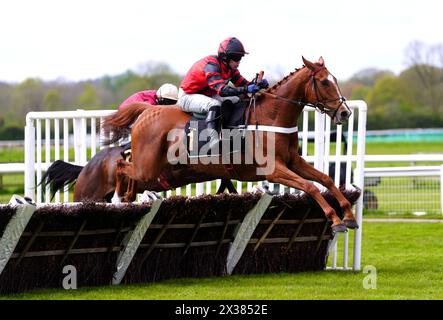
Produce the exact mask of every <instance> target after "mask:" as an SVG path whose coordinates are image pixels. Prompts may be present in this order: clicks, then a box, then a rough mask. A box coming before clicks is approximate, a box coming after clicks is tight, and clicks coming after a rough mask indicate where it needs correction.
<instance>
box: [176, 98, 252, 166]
mask: <svg viewBox="0 0 443 320" xmlns="http://www.w3.org/2000/svg"><path fill="white" fill-rule="evenodd" d="M247 107H248V101H240V102H238V103H236V104H233V103H232V102H231V101H229V100H227V101H224V102H223V104H222V106H221V111H220V113H221V115H220V119H219V121H218V125H219V130H218V131H219V133H220V135H221V139H220V143H219V147H218V150H209V149H208V150H206V149H205V146H206V144H207V143H208V142H209V137H207V135H205V132H204V130H205V129H206V128H207V124H206V120H205V119H206V115H205V114H201V113H193V114H192V117H191V119H190V120H189V121H188V122H187V123H186V125H185V135H186V139H183V141H184V143H185V144H186V145H185V146H186V150H187V152H188V156H189V157H190V158H194V157H197V158H201V157H211V156H212V157H213V156H221V155H226V154H233V153H237V152H243V151H244V146H245V143H244V137H243V135H242V131H241V130H242V129H244V128H245V123H246V119H245V118H244V115H245V109H246V108H247ZM223 129H229V130H223ZM235 129H237V130H235ZM205 138H206V139H205ZM239 141H240V143H238V142H239ZM228 146H229V147H228Z"/></svg>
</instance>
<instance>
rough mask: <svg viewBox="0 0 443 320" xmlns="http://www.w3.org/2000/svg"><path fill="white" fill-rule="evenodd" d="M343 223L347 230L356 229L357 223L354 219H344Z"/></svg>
mask: <svg viewBox="0 0 443 320" xmlns="http://www.w3.org/2000/svg"><path fill="white" fill-rule="evenodd" d="M343 223H344V224H345V225H346V227H348V228H349V229H358V224H357V221H355V220H354V219H344V220H343Z"/></svg>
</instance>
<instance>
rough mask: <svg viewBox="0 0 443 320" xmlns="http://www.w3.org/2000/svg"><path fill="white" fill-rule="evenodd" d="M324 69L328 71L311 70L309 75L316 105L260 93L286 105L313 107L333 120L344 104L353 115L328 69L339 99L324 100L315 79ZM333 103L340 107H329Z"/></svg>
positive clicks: (321, 68) (320, 68)
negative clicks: (337, 103)
mask: <svg viewBox="0 0 443 320" xmlns="http://www.w3.org/2000/svg"><path fill="white" fill-rule="evenodd" d="M323 69H326V68H325V67H324V66H323V67H319V68H317V69H316V70H311V73H310V75H309V77H310V81H312V89H313V90H314V93H315V97H316V99H317V102H316V103H311V102H305V101H301V100H293V99H288V98H285V97H281V96H278V95H276V94H273V93H270V92H266V91H264V92H260V93H262V94H265V95H268V96H271V97H272V98H274V99H277V100H280V101H283V102H286V103H290V104H294V105H298V106H302V107H311V108H314V109H318V110H319V111H320V112H321V113H326V114H327V115H329V116H330V117H331V118H332V119H333V118H335V116H336V115H337V112H338V109H340V106H341V105H342V104H344V105H345V107H346V109H348V111H349V114H351V113H352V111H351V109H350V108H349V107H348V105H347V104H346V98H345V97H344V96H343V95H342V94H341V92H340V88H339V86H338V83H337V79H336V78H335V77H334V76H333V75H332V74H331V73H330V72H329V71H328V70H327V69H326V71H327V72H328V74H329V75H331V76H332V78H333V79H334V83H335V85H336V86H337V90H338V93H339V97H338V98H336V99H324V98H323V97H322V95H321V93H320V90H319V87H318V84H317V81H318V80H317V79H316V78H315V75H316V74H317V73H318V72H319V71H321V70H323ZM332 102H339V105H338V106H337V107H336V108H331V107H329V106H328V104H329V103H332Z"/></svg>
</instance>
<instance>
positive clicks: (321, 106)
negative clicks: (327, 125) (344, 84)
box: [310, 67, 352, 119]
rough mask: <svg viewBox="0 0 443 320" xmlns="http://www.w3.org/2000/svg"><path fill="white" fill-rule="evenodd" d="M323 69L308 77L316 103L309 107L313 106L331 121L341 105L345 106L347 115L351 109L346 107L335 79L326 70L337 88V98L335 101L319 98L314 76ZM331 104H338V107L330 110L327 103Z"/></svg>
mask: <svg viewBox="0 0 443 320" xmlns="http://www.w3.org/2000/svg"><path fill="white" fill-rule="evenodd" d="M323 69H325V67H321V68H318V69H317V70H315V71H311V74H310V77H311V81H312V88H313V90H314V92H315V97H316V98H317V102H316V103H315V104H311V105H313V107H314V108H316V109H318V110H319V111H320V112H321V113H326V114H327V115H329V116H330V117H331V118H332V119H334V118H335V116H336V115H337V112H338V109H340V107H341V105H342V104H344V105H345V107H346V109H348V111H349V114H351V113H352V111H351V109H349V107H348V105H347V104H346V98H345V97H344V96H343V95H342V94H341V92H340V88H339V86H338V83H337V79H336V78H335V77H334V76H333V75H332V74H331V73H330V72H329V71H328V70H326V71H327V72H328V74H329V75H330V76H332V78H333V79H334V83H335V85H336V86H337V90H338V93H339V97H338V98H337V99H323V97H322V96H321V94H320V90H319V88H318V84H317V79H315V75H316V74H317V73H318V72H319V71H321V70H323ZM331 102H339V105H338V106H337V107H336V108H331V107H329V106H328V103H331Z"/></svg>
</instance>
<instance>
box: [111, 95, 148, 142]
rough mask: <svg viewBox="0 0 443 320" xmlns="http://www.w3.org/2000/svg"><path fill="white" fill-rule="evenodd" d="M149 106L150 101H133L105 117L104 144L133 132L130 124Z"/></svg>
mask: <svg viewBox="0 0 443 320" xmlns="http://www.w3.org/2000/svg"><path fill="white" fill-rule="evenodd" d="M149 107H151V105H150V104H148V103H143V102H137V103H132V104H130V105H128V106H127V107H125V108H123V109H119V110H118V111H117V112H114V113H113V114H111V115H109V116H107V117H105V119H104V121H103V132H104V134H105V137H106V138H104V140H103V141H102V144H103V145H105V146H108V145H110V144H112V143H116V142H117V141H118V140H120V139H122V138H127V137H128V136H129V134H130V132H131V129H130V128H129V125H130V124H132V123H133V122H134V121H135V120H136V119H137V117H138V116H139V115H140V114H142V112H143V111H145V110H146V109H148V108H149Z"/></svg>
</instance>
